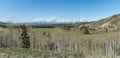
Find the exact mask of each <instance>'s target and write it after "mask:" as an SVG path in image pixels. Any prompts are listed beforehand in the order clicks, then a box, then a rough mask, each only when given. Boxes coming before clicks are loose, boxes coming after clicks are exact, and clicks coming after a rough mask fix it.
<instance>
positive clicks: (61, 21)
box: [33, 17, 85, 23]
mask: <svg viewBox="0 0 120 58" xmlns="http://www.w3.org/2000/svg"><path fill="white" fill-rule="evenodd" d="M33 22H34V23H35V22H36V23H76V22H85V20H83V19H57V18H55V17H51V18H48V19H46V18H37V19H35V20H33Z"/></svg>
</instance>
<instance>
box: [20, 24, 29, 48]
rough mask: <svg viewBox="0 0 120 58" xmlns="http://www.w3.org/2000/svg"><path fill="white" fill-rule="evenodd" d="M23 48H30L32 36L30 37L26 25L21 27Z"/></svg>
mask: <svg viewBox="0 0 120 58" xmlns="http://www.w3.org/2000/svg"><path fill="white" fill-rule="evenodd" d="M21 29H22V33H21V47H22V48H30V39H29V38H30V36H29V35H28V31H27V27H26V25H25V24H23V25H22V26H21Z"/></svg>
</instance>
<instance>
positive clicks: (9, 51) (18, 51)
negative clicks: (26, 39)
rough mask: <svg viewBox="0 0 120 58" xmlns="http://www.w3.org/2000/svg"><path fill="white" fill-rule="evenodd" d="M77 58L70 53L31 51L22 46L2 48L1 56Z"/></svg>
mask: <svg viewBox="0 0 120 58" xmlns="http://www.w3.org/2000/svg"><path fill="white" fill-rule="evenodd" d="M64 57H67V58H75V57H73V56H72V54H71V55H70V54H69V55H64V54H62V53H56V52H50V51H31V50H29V49H22V48H0V58H64Z"/></svg>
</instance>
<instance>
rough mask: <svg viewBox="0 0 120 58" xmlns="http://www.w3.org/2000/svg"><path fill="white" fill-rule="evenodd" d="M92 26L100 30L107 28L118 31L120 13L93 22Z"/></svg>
mask: <svg viewBox="0 0 120 58" xmlns="http://www.w3.org/2000/svg"><path fill="white" fill-rule="evenodd" d="M91 26H92V27H94V28H97V29H98V31H105V30H106V28H107V29H108V30H111V31H117V30H118V29H119V26H120V14H116V15H113V16H110V17H107V18H104V19H101V20H99V21H96V22H93V23H91Z"/></svg>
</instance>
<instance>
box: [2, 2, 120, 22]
mask: <svg viewBox="0 0 120 58" xmlns="http://www.w3.org/2000/svg"><path fill="white" fill-rule="evenodd" d="M119 13H120V0H0V21H3V22H7V21H10V20H11V21H13V22H30V21H34V20H35V19H40V18H46V20H47V19H50V18H53V17H55V18H54V19H58V20H61V19H62V20H63V19H64V20H70V19H71V20H78V19H84V20H86V21H93V20H99V19H102V18H105V17H108V16H111V15H114V14H119Z"/></svg>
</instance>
